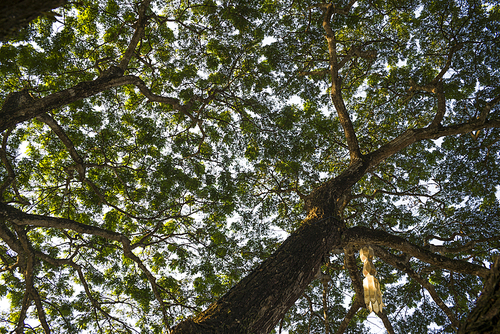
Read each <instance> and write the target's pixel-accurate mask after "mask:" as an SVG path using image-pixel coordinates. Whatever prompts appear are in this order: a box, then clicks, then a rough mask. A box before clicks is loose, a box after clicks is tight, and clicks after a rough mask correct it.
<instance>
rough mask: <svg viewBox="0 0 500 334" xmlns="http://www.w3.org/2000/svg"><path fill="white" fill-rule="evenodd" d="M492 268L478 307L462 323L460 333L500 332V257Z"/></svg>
mask: <svg viewBox="0 0 500 334" xmlns="http://www.w3.org/2000/svg"><path fill="white" fill-rule="evenodd" d="M492 269H493V270H492V271H491V274H490V276H489V277H488V279H487V280H486V282H485V284H484V289H483V292H482V293H481V296H479V298H478V299H477V301H476V307H475V308H474V309H473V310H472V312H471V313H470V315H469V316H468V317H467V319H466V320H465V322H464V323H462V326H461V327H460V330H459V331H458V333H459V334H465V333H468V334H479V333H500V257H498V258H497V259H496V261H495V264H494V265H493V268H492Z"/></svg>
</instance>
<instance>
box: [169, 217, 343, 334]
mask: <svg viewBox="0 0 500 334" xmlns="http://www.w3.org/2000/svg"><path fill="white" fill-rule="evenodd" d="M341 224H342V223H341V222H340V221H337V220H336V219H334V218H330V217H327V218H323V219H319V220H318V218H310V219H309V220H306V221H305V222H304V223H303V225H302V226H301V227H300V228H299V229H298V230H297V231H296V232H294V233H293V234H292V235H291V236H290V237H289V238H288V239H287V240H285V241H284V242H283V244H282V245H281V246H280V248H278V250H277V251H276V252H275V253H274V254H273V255H272V256H271V257H269V258H268V259H267V260H266V261H264V262H263V263H262V264H261V265H260V266H259V267H257V268H256V269H255V270H254V271H253V272H252V273H251V274H250V275H248V276H246V277H245V278H243V279H242V280H241V281H240V282H239V283H238V284H237V285H236V286H235V287H233V288H232V289H231V290H230V291H229V292H228V293H227V294H226V295H224V296H223V297H222V298H221V299H219V300H218V301H217V302H216V303H214V304H212V305H211V306H210V307H209V308H208V309H207V310H206V311H204V312H203V313H201V314H200V315H199V316H197V317H195V318H194V319H191V320H187V321H184V322H182V323H180V324H179V325H178V326H176V327H175V328H174V329H173V331H172V334H178V333H182V334H185V333H255V334H261V333H269V332H270V331H271V330H272V329H273V328H274V327H275V326H276V325H277V324H278V322H279V321H280V319H281V318H282V317H283V316H284V315H285V313H286V311H287V310H288V309H289V308H290V306H292V305H293V304H294V303H295V301H296V300H297V298H299V297H300V296H302V295H303V292H304V289H305V288H306V287H307V285H309V283H310V282H311V281H312V280H313V279H314V278H315V277H316V274H317V273H318V270H319V268H320V266H321V264H322V262H324V259H325V258H326V256H327V254H328V252H329V250H331V249H333V248H336V245H337V244H338V243H339V242H340V239H339V235H340V234H339V233H338V232H339V231H340V230H341V229H342V225H341ZM221 324H224V325H223V329H222V327H221Z"/></svg>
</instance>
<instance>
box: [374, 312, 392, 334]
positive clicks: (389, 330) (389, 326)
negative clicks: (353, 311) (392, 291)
mask: <svg viewBox="0 0 500 334" xmlns="http://www.w3.org/2000/svg"><path fill="white" fill-rule="evenodd" d="M377 316H378V317H379V318H380V319H382V322H383V323H384V327H385V329H387V333H389V334H395V333H394V328H392V324H391V322H390V320H389V318H388V317H387V314H386V313H385V311H382V312H379V313H377Z"/></svg>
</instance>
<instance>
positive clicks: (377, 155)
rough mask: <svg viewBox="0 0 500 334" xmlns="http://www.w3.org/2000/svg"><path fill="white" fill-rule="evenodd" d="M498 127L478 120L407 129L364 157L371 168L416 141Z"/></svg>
mask: <svg viewBox="0 0 500 334" xmlns="http://www.w3.org/2000/svg"><path fill="white" fill-rule="evenodd" d="M498 127H500V121H499V120H491V121H486V122H484V123H483V122H481V121H480V120H474V121H471V122H469V123H462V124H455V125H450V126H447V127H438V128H431V127H427V128H422V129H408V130H406V131H405V132H403V133H402V134H401V135H399V136H398V137H396V138H395V139H393V140H391V141H390V142H388V143H387V144H385V145H383V146H381V147H380V148H379V149H377V150H375V151H373V152H371V153H370V154H368V155H367V156H366V157H367V159H368V160H369V168H371V167H374V166H376V165H377V164H379V163H380V162H381V161H382V160H384V159H386V158H388V157H390V156H392V155H394V154H396V153H397V152H399V151H401V150H402V149H404V148H406V147H408V146H410V145H411V144H413V143H414V142H416V141H420V140H425V139H438V138H440V137H445V136H453V135H458V134H462V133H469V132H471V131H477V130H481V129H485V128H498Z"/></svg>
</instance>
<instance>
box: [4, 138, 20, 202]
mask: <svg viewBox="0 0 500 334" xmlns="http://www.w3.org/2000/svg"><path fill="white" fill-rule="evenodd" d="M11 132H12V128H11V129H9V130H8V131H6V132H5V133H4V134H3V138H2V147H0V160H2V162H3V164H4V167H5V169H6V170H7V177H6V178H5V180H3V182H2V184H1V185H0V200H1V199H2V196H3V193H4V192H5V190H7V188H9V186H10V185H11V184H12V182H14V180H15V179H16V174H15V173H14V169H13V168H12V165H11V163H10V161H9V159H8V158H7V138H8V137H9V135H10V133H11Z"/></svg>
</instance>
